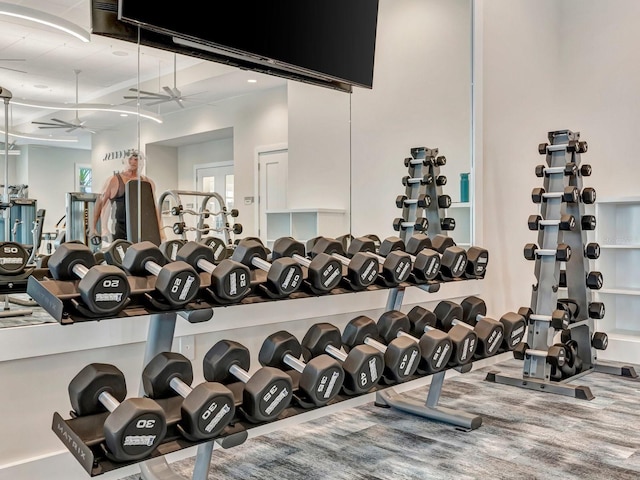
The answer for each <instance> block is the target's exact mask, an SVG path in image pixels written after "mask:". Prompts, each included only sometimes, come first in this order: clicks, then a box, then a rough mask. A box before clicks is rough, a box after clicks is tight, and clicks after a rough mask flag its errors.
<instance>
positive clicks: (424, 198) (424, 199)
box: [396, 193, 431, 208]
mask: <svg viewBox="0 0 640 480" xmlns="http://www.w3.org/2000/svg"><path fill="white" fill-rule="evenodd" d="M409 205H417V206H418V208H428V207H429V205H431V197H430V196H429V195H427V194H425V193H421V194H420V195H418V198H409V197H407V196H406V195H398V196H397V197H396V207H398V208H403V207H408V206H409Z"/></svg>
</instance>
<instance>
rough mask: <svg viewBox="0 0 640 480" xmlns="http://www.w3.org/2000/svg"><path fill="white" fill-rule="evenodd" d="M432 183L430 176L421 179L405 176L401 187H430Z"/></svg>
mask: <svg viewBox="0 0 640 480" xmlns="http://www.w3.org/2000/svg"><path fill="white" fill-rule="evenodd" d="M432 182H433V176H432V175H430V174H426V175H423V176H422V177H410V176H409V175H405V176H404V177H402V185H404V186H405V187H408V186H413V185H430V184H431V183H432Z"/></svg>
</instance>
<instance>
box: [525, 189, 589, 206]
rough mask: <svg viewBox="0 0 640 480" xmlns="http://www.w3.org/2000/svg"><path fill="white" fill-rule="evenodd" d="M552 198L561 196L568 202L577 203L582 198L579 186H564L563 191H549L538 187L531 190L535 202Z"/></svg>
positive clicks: (562, 199)
mask: <svg viewBox="0 0 640 480" xmlns="http://www.w3.org/2000/svg"><path fill="white" fill-rule="evenodd" d="M551 198H560V199H561V201H563V202H566V203H577V202H578V200H579V199H580V191H579V190H578V188H577V187H564V190H563V191H562V192H547V191H545V189H544V188H542V187H538V188H534V189H533V190H532V191H531V200H533V203H542V202H543V201H544V202H546V201H547V200H549V199H551Z"/></svg>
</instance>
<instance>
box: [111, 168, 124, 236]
mask: <svg viewBox="0 0 640 480" xmlns="http://www.w3.org/2000/svg"><path fill="white" fill-rule="evenodd" d="M116 177H117V178H118V192H117V194H116V196H115V197H114V198H113V200H112V205H113V207H114V208H115V214H114V219H115V232H114V233H113V238H114V239H122V240H126V239H127V211H126V206H125V201H124V181H123V180H122V177H121V176H120V174H119V173H116Z"/></svg>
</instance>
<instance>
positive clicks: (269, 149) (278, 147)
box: [253, 142, 289, 233]
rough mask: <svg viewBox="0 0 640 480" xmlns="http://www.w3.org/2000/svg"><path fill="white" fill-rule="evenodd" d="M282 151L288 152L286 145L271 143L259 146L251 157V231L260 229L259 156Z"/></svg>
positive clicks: (287, 145)
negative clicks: (252, 195)
mask: <svg viewBox="0 0 640 480" xmlns="http://www.w3.org/2000/svg"><path fill="white" fill-rule="evenodd" d="M282 150H286V151H287V152H288V151H289V144H288V143H285V142H283V143H273V144H270V145H260V146H257V147H256V148H255V150H254V155H253V192H254V195H255V197H254V199H253V219H254V221H253V231H254V232H256V233H257V232H258V231H259V229H260V168H259V165H260V155H262V154H264V153H274V152H279V151H282Z"/></svg>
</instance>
